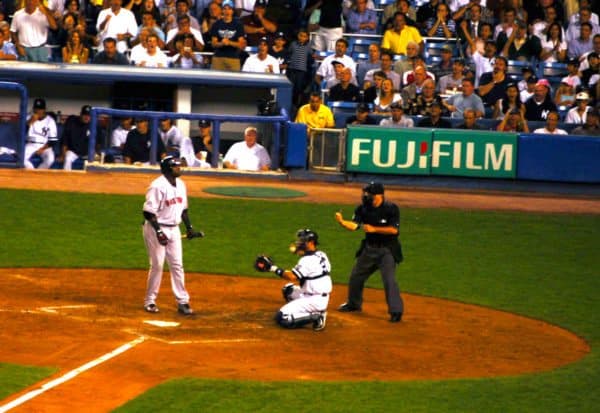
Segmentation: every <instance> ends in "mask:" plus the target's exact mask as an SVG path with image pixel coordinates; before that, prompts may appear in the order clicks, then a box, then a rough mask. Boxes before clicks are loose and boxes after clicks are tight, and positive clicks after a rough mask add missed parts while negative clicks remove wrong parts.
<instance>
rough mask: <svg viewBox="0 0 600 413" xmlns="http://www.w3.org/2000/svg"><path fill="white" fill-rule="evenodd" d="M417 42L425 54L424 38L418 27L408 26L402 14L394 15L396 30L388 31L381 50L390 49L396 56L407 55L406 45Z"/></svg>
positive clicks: (384, 36) (384, 35)
mask: <svg viewBox="0 0 600 413" xmlns="http://www.w3.org/2000/svg"><path fill="white" fill-rule="evenodd" d="M411 41H412V42H415V43H417V44H418V45H419V47H420V52H419V53H422V52H423V38H422V37H421V35H420V34H419V31H418V30H417V28H416V27H412V26H407V25H406V20H405V17H404V15H403V14H402V13H396V14H395V15H394V28H393V29H389V30H386V31H385V33H384V34H383V39H382V41H381V49H382V50H383V49H388V50H390V51H391V52H392V53H394V54H406V45H407V44H408V43H409V42H411Z"/></svg>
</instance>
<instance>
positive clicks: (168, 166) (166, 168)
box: [160, 156, 181, 174]
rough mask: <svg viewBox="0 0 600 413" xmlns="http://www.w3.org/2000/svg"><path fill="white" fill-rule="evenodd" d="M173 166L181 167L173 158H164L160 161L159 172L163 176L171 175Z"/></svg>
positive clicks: (179, 162) (178, 161)
mask: <svg viewBox="0 0 600 413" xmlns="http://www.w3.org/2000/svg"><path fill="white" fill-rule="evenodd" d="M174 166H181V161H180V160H179V159H177V158H175V157H174V156H165V157H164V158H163V159H162V160H161V161H160V170H161V172H162V173H163V174H167V173H169V174H171V173H173V167H174Z"/></svg>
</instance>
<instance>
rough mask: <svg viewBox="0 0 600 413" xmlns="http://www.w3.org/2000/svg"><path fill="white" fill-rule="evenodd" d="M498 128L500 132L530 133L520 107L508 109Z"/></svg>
mask: <svg viewBox="0 0 600 413" xmlns="http://www.w3.org/2000/svg"><path fill="white" fill-rule="evenodd" d="M496 130H497V131H498V132H517V133H529V126H528V125H527V120H526V119H525V118H523V113H522V112H521V111H520V110H519V109H510V110H507V111H506V113H505V114H504V116H503V117H502V121H501V122H500V123H499V124H498V126H497V127H496Z"/></svg>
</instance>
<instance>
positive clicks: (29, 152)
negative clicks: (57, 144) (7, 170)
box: [25, 143, 54, 169]
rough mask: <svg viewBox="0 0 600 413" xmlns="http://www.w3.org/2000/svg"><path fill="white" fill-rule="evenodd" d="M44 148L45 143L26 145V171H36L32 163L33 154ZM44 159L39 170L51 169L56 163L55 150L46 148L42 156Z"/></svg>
mask: <svg viewBox="0 0 600 413" xmlns="http://www.w3.org/2000/svg"><path fill="white" fill-rule="evenodd" d="M42 146H44V144H43V143H26V144H25V168H26V169H35V166H33V164H32V163H31V159H30V158H31V157H32V156H33V154H34V153H35V152H36V151H37V150H38V149H40V148H41V147H42ZM40 157H41V158H42V163H41V164H40V166H38V169H49V168H50V167H51V166H52V164H53V163H54V150H53V149H52V148H51V147H50V148H46V149H45V150H44V152H42V154H41V155H40Z"/></svg>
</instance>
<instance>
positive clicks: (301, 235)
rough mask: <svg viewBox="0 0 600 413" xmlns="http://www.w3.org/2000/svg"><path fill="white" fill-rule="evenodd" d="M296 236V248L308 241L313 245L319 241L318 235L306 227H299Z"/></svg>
mask: <svg viewBox="0 0 600 413" xmlns="http://www.w3.org/2000/svg"><path fill="white" fill-rule="evenodd" d="M296 238H297V240H296V247H297V248H302V247H303V246H305V245H306V243H307V242H309V241H313V242H314V243H315V245H317V244H318V243H319V236H318V235H317V233H316V232H315V231H313V230H312V229H308V228H304V229H299V230H298V232H296Z"/></svg>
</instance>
